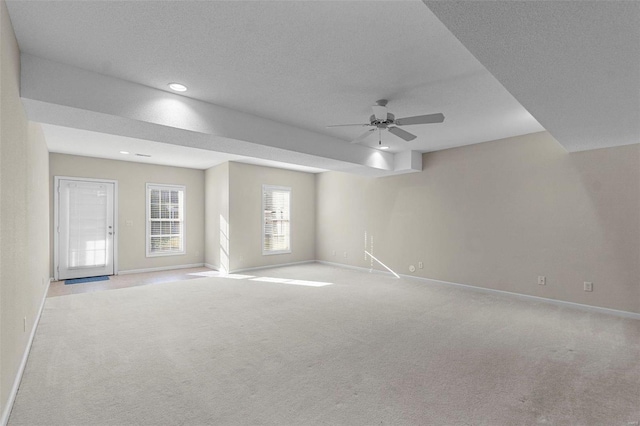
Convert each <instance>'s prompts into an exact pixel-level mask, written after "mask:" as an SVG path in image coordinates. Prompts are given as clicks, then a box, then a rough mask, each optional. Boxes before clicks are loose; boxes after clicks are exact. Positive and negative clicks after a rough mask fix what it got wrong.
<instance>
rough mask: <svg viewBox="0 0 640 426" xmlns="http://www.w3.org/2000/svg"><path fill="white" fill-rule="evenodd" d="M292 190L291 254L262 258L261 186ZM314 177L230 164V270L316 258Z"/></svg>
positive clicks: (280, 170) (300, 173) (268, 168)
mask: <svg viewBox="0 0 640 426" xmlns="http://www.w3.org/2000/svg"><path fill="white" fill-rule="evenodd" d="M263 184H265V185H279V186H288V187H290V188H291V250H292V252H291V253H290V254H276V255H269V256H263V255H262V239H261V235H262V185H263ZM315 200H316V188H315V176H314V175H313V174H311V173H303V172H295V171H291V170H282V169H275V168H271V167H261V166H254V165H250V164H243V163H234V162H231V163H229V217H230V223H229V225H230V269H231V271H236V270H239V269H244V268H253V267H258V266H268V265H280V264H286V263H295V262H303V261H308V260H314V259H315V221H316V217H315V214H316V213H315V212H316V208H315V202H316V201H315Z"/></svg>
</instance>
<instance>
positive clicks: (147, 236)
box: [145, 182, 187, 257]
mask: <svg viewBox="0 0 640 426" xmlns="http://www.w3.org/2000/svg"><path fill="white" fill-rule="evenodd" d="M154 189H157V190H160V191H162V190H168V191H175V190H178V191H182V205H181V214H180V217H179V220H180V223H181V225H182V232H181V234H180V236H181V237H182V250H180V251H177V250H176V251H165V252H153V251H151V223H152V220H151V191H152V190H154ZM145 203H146V206H145V228H146V230H145V239H146V242H145V246H146V256H147V257H162V256H181V255H185V254H187V218H186V210H187V208H186V206H187V187H186V186H185V185H172V184H164V183H149V182H147V184H146V194H145Z"/></svg>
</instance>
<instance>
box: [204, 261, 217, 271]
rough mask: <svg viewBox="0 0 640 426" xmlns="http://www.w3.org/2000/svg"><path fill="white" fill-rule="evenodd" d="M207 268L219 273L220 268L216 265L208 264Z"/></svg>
mask: <svg viewBox="0 0 640 426" xmlns="http://www.w3.org/2000/svg"><path fill="white" fill-rule="evenodd" d="M204 267H205V268H209V269H213V270H214V271H219V270H220V267H219V266H216V265H212V264H211V263H206V262H205V264H204Z"/></svg>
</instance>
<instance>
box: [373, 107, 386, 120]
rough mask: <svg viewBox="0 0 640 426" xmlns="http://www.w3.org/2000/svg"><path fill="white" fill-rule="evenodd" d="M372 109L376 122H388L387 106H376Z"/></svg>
mask: <svg viewBox="0 0 640 426" xmlns="http://www.w3.org/2000/svg"><path fill="white" fill-rule="evenodd" d="M371 108H373V115H375V117H376V120H379V121H386V119H387V107H386V106H383V105H374V106H372V107H371Z"/></svg>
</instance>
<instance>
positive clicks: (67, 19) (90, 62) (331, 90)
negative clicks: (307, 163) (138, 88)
mask: <svg viewBox="0 0 640 426" xmlns="http://www.w3.org/2000/svg"><path fill="white" fill-rule="evenodd" d="M7 4H8V7H9V11H10V16H11V19H12V22H13V24H14V27H15V31H16V35H17V38H18V43H19V45H20V48H21V50H22V51H23V52H24V53H28V54H31V55H34V56H39V57H42V58H46V59H50V60H53V61H57V62H61V63H65V64H69V65H73V66H76V67H80V68H83V69H85V70H89V71H94V72H98V73H101V74H105V75H109V76H113V77H117V78H120V79H124V80H128V81H131V82H135V83H139V84H142V85H145V86H149V87H154V88H158V89H161V90H168V89H167V84H168V83H169V82H173V81H178V82H181V83H184V84H186V85H187V86H188V87H189V91H188V92H187V93H186V95H187V96H189V97H192V98H195V99H199V100H202V101H206V102H209V103H212V104H216V105H220V106H223V107H227V108H231V109H235V110H238V111H242V112H246V113H251V114H253V115H256V116H260V117H265V118H269V119H272V120H275V121H278V122H281V123H286V124H290V125H293V126H296V127H300V128H304V129H307V130H311V131H314V132H318V133H322V134H325V135H329V136H333V137H337V138H340V139H342V140H344V141H345V144H347V141H349V140H351V139H352V138H355V137H356V136H358V135H359V134H360V133H362V129H361V128H339V129H327V128H326V126H327V125H329V124H340V123H364V122H366V121H367V119H368V116H369V115H370V114H371V109H370V106H371V105H372V104H373V103H374V102H375V101H376V100H377V99H380V98H387V99H389V110H390V111H391V112H392V113H394V114H395V115H396V117H403V116H411V115H418V114H428V113H436V112H443V113H444V114H445V116H446V120H445V122H444V123H443V124H437V125H418V126H411V127H406V128H405V129H407V130H409V131H411V132H413V133H415V134H416V135H418V138H417V139H416V140H414V141H412V142H404V141H402V140H400V139H398V138H395V137H393V136H392V135H390V134H388V133H384V134H383V142H384V143H386V144H388V145H390V146H391V152H398V151H405V150H409V149H410V150H416V151H421V152H426V151H432V150H438V149H445V148H450V147H454V146H461V145H467V144H473V143H478V142H483V141H487V140H493V139H499V138H504V137H509V136H514V135H520V134H526V133H531V132H536V131H541V130H543V128H542V126H540V125H539V124H538V122H537V121H536V120H535V119H534V118H533V117H532V116H531V115H530V114H529V113H528V112H527V110H526V109H525V108H523V107H522V106H521V105H520V104H519V103H518V101H516V99H515V98H514V97H513V96H512V95H511V94H510V93H509V92H508V91H507V90H505V89H504V87H503V86H502V85H501V84H500V83H499V82H498V81H497V80H496V79H495V78H494V77H493V76H492V75H491V74H490V73H489V72H488V71H487V70H486V69H485V68H484V66H482V65H481V64H480V63H479V62H478V61H477V60H476V59H475V58H474V56H473V55H471V54H470V53H469V52H468V51H467V50H466V48H465V47H464V46H463V45H462V44H461V43H460V42H459V41H458V40H457V39H456V38H455V37H453V36H452V35H451V33H450V32H449V31H448V30H447V29H446V27H445V26H444V25H443V24H442V23H441V22H440V21H439V20H438V19H437V18H436V17H435V16H434V15H433V13H432V12H431V11H430V10H429V9H428V8H427V7H425V5H424V4H423V3H422V2H420V1H405V2H398V1H390V2H384V1H382V2H366V1H365V2H359V1H353V2H182V1H162V2H151V1H144V2H142V1H130V2H98V1H81V2H66V1H56V2H48V1H43V2H25V1H8V2H7ZM364 144H365V145H367V144H368V145H370V146H376V145H377V139H376V137H375V136H372V137H371V138H370V139H368V140H367V141H365V142H364Z"/></svg>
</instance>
